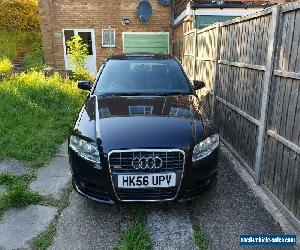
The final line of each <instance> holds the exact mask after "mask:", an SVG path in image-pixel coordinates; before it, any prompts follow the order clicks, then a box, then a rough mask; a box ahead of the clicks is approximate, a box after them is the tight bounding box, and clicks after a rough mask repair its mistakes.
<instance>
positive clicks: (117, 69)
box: [95, 59, 191, 95]
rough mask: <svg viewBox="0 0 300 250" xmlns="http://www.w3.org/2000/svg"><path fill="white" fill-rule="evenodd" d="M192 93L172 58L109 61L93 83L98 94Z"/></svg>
mask: <svg viewBox="0 0 300 250" xmlns="http://www.w3.org/2000/svg"><path fill="white" fill-rule="evenodd" d="M178 92H179V93H191V88H190V85H189V83H188V80H187V78H186V77H185V75H184V73H183V71H182V69H181V67H180V66H179V64H178V63H177V62H176V61H175V60H172V59H170V60H109V61H108V62H107V63H106V65H105V67H104V69H103V71H102V73H101V75H100V77H99V80H98V82H97V85H96V89H95V93H96V94H98V95H104V94H110V93H111V94H117V93H124V94H126V93H140V94H156V93H157V94H160V93H178Z"/></svg>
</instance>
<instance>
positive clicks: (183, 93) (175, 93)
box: [156, 92, 192, 96]
mask: <svg viewBox="0 0 300 250" xmlns="http://www.w3.org/2000/svg"><path fill="white" fill-rule="evenodd" d="M191 94H192V93H189V92H169V93H166V92H164V93H156V95H160V96H172V95H191Z"/></svg>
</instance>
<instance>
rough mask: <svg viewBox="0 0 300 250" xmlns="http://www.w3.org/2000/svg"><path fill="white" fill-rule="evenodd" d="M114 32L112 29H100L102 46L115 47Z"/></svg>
mask: <svg viewBox="0 0 300 250" xmlns="http://www.w3.org/2000/svg"><path fill="white" fill-rule="evenodd" d="M115 42H116V32H115V30H114V29H103V30H102V47H105V48H110V47H115V46H116V44H115Z"/></svg>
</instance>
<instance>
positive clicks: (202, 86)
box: [194, 80, 205, 90]
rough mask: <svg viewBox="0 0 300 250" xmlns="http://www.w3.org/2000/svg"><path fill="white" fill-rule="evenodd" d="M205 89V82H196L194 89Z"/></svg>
mask: <svg viewBox="0 0 300 250" xmlns="http://www.w3.org/2000/svg"><path fill="white" fill-rule="evenodd" d="M203 88H205V83H204V82H203V81H197V80H195V81H194V89H195V90H199V89H203Z"/></svg>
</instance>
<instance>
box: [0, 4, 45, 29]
mask: <svg viewBox="0 0 300 250" xmlns="http://www.w3.org/2000/svg"><path fill="white" fill-rule="evenodd" d="M0 9H1V11H0V27H1V28H2V29H5V30H22V31H38V30H39V29H40V24H39V11H38V3H37V1H35V0H0Z"/></svg>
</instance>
